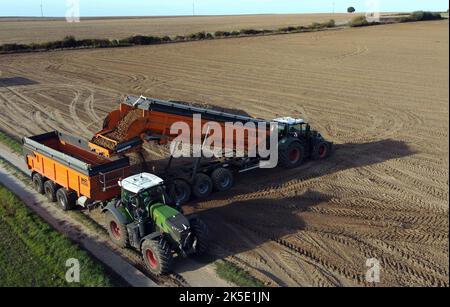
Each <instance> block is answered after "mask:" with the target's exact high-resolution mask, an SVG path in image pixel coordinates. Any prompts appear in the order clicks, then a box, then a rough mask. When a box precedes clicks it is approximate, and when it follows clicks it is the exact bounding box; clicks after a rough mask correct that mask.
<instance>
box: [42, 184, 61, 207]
mask: <svg viewBox="0 0 450 307" xmlns="http://www.w3.org/2000/svg"><path fill="white" fill-rule="evenodd" d="M57 191H58V185H57V184H56V183H54V182H53V181H51V180H47V181H46V182H45V183H44V193H45V197H47V199H48V201H49V202H52V203H54V202H56V192H57Z"/></svg>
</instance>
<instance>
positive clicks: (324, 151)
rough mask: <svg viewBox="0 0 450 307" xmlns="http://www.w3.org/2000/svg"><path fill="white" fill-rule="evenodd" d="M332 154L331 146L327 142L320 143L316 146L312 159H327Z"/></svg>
mask: <svg viewBox="0 0 450 307" xmlns="http://www.w3.org/2000/svg"><path fill="white" fill-rule="evenodd" d="M329 154H330V145H329V144H328V143H327V142H319V143H317V144H316V145H315V146H314V149H313V153H312V158H313V159H314V160H319V159H325V158H326V157H328V156H329Z"/></svg>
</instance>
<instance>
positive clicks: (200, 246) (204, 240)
mask: <svg viewBox="0 0 450 307" xmlns="http://www.w3.org/2000/svg"><path fill="white" fill-rule="evenodd" d="M189 222H190V224H191V230H192V233H193V234H194V240H193V242H192V248H193V250H194V254H195V255H196V256H201V255H203V254H204V253H205V252H206V251H207V249H208V233H209V231H208V226H206V224H205V223H204V222H203V221H202V220H201V219H199V218H193V219H191V220H190V221H189Z"/></svg>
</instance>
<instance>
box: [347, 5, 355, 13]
mask: <svg viewBox="0 0 450 307" xmlns="http://www.w3.org/2000/svg"><path fill="white" fill-rule="evenodd" d="M354 12H356V9H355V8H354V7H353V6H350V7H349V8H348V9H347V13H354Z"/></svg>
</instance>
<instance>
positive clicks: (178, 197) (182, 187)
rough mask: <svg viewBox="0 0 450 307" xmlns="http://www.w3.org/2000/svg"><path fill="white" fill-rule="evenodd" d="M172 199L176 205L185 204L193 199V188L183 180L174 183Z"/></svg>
mask: <svg viewBox="0 0 450 307" xmlns="http://www.w3.org/2000/svg"><path fill="white" fill-rule="evenodd" d="M172 197H173V198H174V200H175V203H179V204H181V205H182V204H185V203H187V202H188V201H189V199H190V198H191V187H190V185H189V184H188V183H187V182H186V181H184V180H183V179H176V180H174V182H173V192H172Z"/></svg>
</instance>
